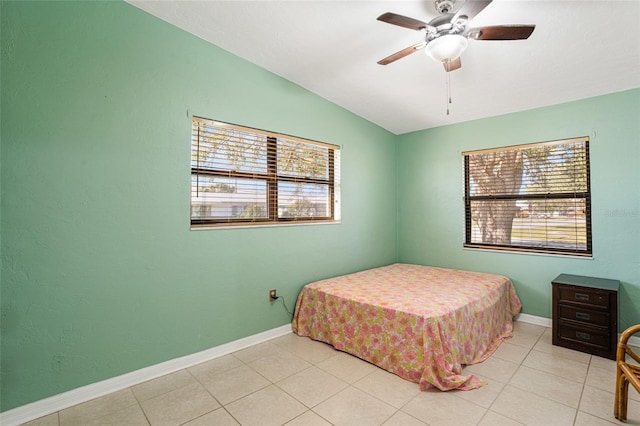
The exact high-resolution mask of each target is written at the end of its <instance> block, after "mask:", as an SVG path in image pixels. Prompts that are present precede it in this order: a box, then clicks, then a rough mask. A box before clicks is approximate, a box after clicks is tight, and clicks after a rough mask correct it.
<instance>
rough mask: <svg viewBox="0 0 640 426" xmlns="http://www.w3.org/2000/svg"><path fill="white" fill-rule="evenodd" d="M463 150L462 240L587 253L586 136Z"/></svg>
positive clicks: (482, 244)
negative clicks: (463, 229) (512, 145)
mask: <svg viewBox="0 0 640 426" xmlns="http://www.w3.org/2000/svg"><path fill="white" fill-rule="evenodd" d="M463 155H464V158H465V213H466V214H465V216H466V242H465V243H466V244H465V245H467V246H472V247H491V248H505V249H521V250H525V251H541V252H554V253H566V254H577V255H589V254H591V211H590V210H591V208H590V182H589V146H588V138H577V139H571V140H564V141H554V142H547V143H540V144H530V145H523V146H520V147H518V146H516V147H508V148H503V149H492V150H483V151H474V152H467V153H463Z"/></svg>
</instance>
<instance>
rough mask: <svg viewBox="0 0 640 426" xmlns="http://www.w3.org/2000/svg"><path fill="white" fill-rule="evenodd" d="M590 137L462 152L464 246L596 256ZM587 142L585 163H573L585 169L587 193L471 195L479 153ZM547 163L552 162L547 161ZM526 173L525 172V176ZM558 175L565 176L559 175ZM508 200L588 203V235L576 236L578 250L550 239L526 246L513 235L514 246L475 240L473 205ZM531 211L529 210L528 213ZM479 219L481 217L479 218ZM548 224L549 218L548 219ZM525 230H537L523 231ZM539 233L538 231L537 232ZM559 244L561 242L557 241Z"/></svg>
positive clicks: (584, 150)
mask: <svg viewBox="0 0 640 426" xmlns="http://www.w3.org/2000/svg"><path fill="white" fill-rule="evenodd" d="M589 142H590V141H589V137H588V136H584V137H578V138H570V139H560V140H555V141H547V142H537V143H530V144H525V145H515V146H508V147H499V148H490V149H483V150H475V151H466V152H462V156H463V159H464V186H465V188H464V210H465V241H464V244H463V247H465V248H472V249H480V250H490V251H496V250H497V251H507V252H519V253H537V254H549V255H561V256H577V257H592V256H593V238H592V236H593V232H592V217H591V216H592V212H591V167H590V155H589ZM578 143H584V147H583V148H582V149H583V157H584V158H583V162H580V163H578V162H577V161H576V162H573V163H571V164H579V166H584V173H585V175H584V176H582V175H581V177H583V178H584V185H585V190H584V191H577V190H575V187H574V190H573V191H564V192H560V191H558V192H548V193H544V194H542V193H538V194H526V193H522V190H521V189H519V191H518V193H515V194H501V195H492V194H490V195H486V194H485V195H471V194H470V192H471V181H472V177H471V172H470V165H469V162H470V158H469V157H470V156H471V155H476V154H483V153H492V152H506V151H514V150H522V151H524V150H526V149H530V148H540V147H548V146H557V145H570V144H578ZM547 160H549V159H548V158H547ZM550 163H551V161H547V162H545V163H544V164H545V165H547V164H550ZM524 173H525V172H524V171H523V174H524ZM558 176H561V175H560V174H558ZM575 185H576V186H577V184H575ZM506 200H510V201H513V200H516V202H517V201H521V202H524V201H529V202H531V201H539V200H543V201H545V203H546V202H547V201H554V200H580V202H583V203H584V216H585V217H584V221H585V231H584V235H582V234H580V235H579V236H576V237H575V244H576V248H561V247H554V246H553V244H554V241H551V242H550V241H549V239H547V240H545V245H544V246H542V247H541V246H539V245H538V246H532V245H526V244H517V243H516V244H513V235H511V238H512V240H511V244H495V243H486V242H477V241H473V235H472V233H473V220H474V217H473V213H472V203H473V202H478V201H506ZM527 212H528V210H527ZM476 219H477V218H476ZM544 219H545V221H546V220H547V219H548V217H545V218H544ZM546 226H547V224H546V222H545V231H544V232H545V233H544V236H545V237H549V235H551V232H548V231H547V228H546ZM511 227H512V228H511V230H512V231H513V230H514V227H513V222H512V223H511ZM523 229H534V228H533V227H530V228H526V227H525V228H523ZM536 232H538V231H537V230H536ZM582 236H584V238H585V248H584V249H583V250H582V249H578V248H577V244H578V243H577V241H578V240H579V238H581V237H582ZM555 243H556V244H557V242H555Z"/></svg>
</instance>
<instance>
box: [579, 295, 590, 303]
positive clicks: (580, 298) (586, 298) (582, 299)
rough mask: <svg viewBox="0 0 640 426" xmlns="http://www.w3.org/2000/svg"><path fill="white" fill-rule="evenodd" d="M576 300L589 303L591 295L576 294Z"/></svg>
mask: <svg viewBox="0 0 640 426" xmlns="http://www.w3.org/2000/svg"><path fill="white" fill-rule="evenodd" d="M576 300H580V301H582V302H588V301H589V295H588V294H585V293H576Z"/></svg>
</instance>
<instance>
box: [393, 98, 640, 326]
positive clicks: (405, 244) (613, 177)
mask: <svg viewBox="0 0 640 426" xmlns="http://www.w3.org/2000/svg"><path fill="white" fill-rule="evenodd" d="M638 117H640V90H637V89H636V90H631V91H625V92H621V93H616V94H611V95H607V96H601V97H596V98H591V99H586V100H582V101H578V102H571V103H567V104H562V105H556V106H552V107H548V108H542V109H537V110H532V111H527V112H522V113H517V114H509V115H505V116H500V117H493V118H489V119H483V120H478V121H472V122H468V123H463V124H458V125H455V126H447V127H440V128H434V129H430V130H425V131H421V132H415V133H410V134H406V135H402V136H400V138H399V146H398V150H399V155H398V241H399V246H398V258H399V261H401V262H413V263H424V264H433V265H438V266H447V267H455V268H462V269H471V270H477V271H487V272H494V273H499V274H502V275H506V276H508V277H509V278H511V279H512V281H513V282H514V284H515V286H516V288H517V290H518V294H519V295H520V297H521V298H522V302H523V312H525V313H527V314H531V315H537V316H541V317H546V318H551V284H550V282H551V280H552V279H553V278H555V277H556V276H557V275H559V274H560V273H569V274H575V275H589V276H596V277H602V278H612V279H618V280H621V281H622V290H621V292H620V329H621V330H623V329H624V328H626V327H627V326H629V325H631V324H636V323H638V322H640V121H639V120H638ZM579 136H589V137H590V156H591V192H592V202H591V208H592V222H593V259H584V258H568V257H562V256H543V255H531V254H514V253H503V252H499V253H498V252H487V251H479V250H466V249H463V247H462V245H463V243H464V220H465V219H464V201H463V197H464V163H463V158H462V155H461V153H462V152H464V151H472V150H476V149H483V148H492V147H501V146H510V145H519V144H525V143H532V142H543V141H551V140H558V139H566V138H572V137H579ZM416 194H421V196H416Z"/></svg>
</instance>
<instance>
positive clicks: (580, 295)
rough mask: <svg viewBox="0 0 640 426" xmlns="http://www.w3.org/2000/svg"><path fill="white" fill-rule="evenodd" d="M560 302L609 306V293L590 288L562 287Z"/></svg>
mask: <svg viewBox="0 0 640 426" xmlns="http://www.w3.org/2000/svg"><path fill="white" fill-rule="evenodd" d="M560 302H561V303H562V302H569V303H580V304H584V305H590V306H592V307H594V308H595V307H601V308H603V309H608V308H609V295H608V294H607V293H606V292H599V291H597V290H593V289H589V288H584V287H583V288H575V287H561V288H560Z"/></svg>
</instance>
